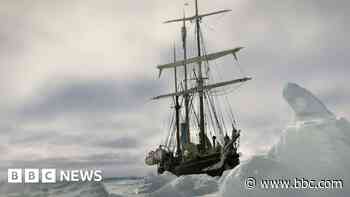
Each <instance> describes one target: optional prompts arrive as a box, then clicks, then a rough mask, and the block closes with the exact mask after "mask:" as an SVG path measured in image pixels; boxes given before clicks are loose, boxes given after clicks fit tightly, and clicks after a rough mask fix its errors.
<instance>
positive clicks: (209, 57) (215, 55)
mask: <svg viewBox="0 0 350 197" xmlns="http://www.w3.org/2000/svg"><path fill="white" fill-rule="evenodd" d="M241 49H243V47H236V48H234V49H228V50H224V51H219V52H216V53H211V54H208V55H203V56H199V57H193V58H189V59H187V60H179V61H176V62H173V63H169V64H163V65H158V66H157V68H158V69H159V77H160V75H161V73H162V71H163V69H168V68H174V67H177V66H183V65H184V64H185V61H186V64H192V63H198V62H203V61H211V60H215V59H218V58H220V57H223V56H226V55H229V54H232V55H233V56H234V57H235V59H236V60H237V55H236V53H237V52H238V51H240V50H241Z"/></svg>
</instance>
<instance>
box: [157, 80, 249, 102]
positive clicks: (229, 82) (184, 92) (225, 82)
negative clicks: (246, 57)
mask: <svg viewBox="0 0 350 197" xmlns="http://www.w3.org/2000/svg"><path fill="white" fill-rule="evenodd" d="M251 79H252V78H251V77H244V78H239V79H234V80H230V81H224V82H219V83H214V84H210V85H205V86H203V90H210V89H213V88H218V87H221V86H226V85H230V84H235V83H243V82H246V81H249V80H251ZM194 92H198V87H194V88H191V89H188V90H187V91H180V92H175V93H169V94H163V95H160V96H156V97H153V98H152V99H153V100H156V99H161V98H166V97H173V96H181V95H185V94H191V93H194Z"/></svg>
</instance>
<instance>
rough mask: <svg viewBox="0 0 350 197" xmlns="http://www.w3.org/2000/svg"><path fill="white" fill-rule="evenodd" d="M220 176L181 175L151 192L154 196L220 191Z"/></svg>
mask: <svg viewBox="0 0 350 197" xmlns="http://www.w3.org/2000/svg"><path fill="white" fill-rule="evenodd" d="M218 188H219V187H218V178H213V177H210V176H208V175H188V176H181V177H178V178H176V179H174V180H173V181H171V182H170V183H168V184H166V185H165V186H163V187H162V188H160V189H159V190H157V191H155V192H153V193H151V194H150V196H152V197H162V196H167V197H188V196H204V195H208V194H211V193H214V192H217V191H218Z"/></svg>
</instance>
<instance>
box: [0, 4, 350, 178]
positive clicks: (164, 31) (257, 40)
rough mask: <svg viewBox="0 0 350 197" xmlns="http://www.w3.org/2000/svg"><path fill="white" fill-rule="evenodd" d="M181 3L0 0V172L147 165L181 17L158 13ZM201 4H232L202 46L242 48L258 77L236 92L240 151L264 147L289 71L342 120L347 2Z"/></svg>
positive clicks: (278, 125) (213, 22)
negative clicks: (165, 66) (160, 71)
mask: <svg viewBox="0 0 350 197" xmlns="http://www.w3.org/2000/svg"><path fill="white" fill-rule="evenodd" d="M185 2H188V3H189V6H187V7H186V8H185V10H186V13H187V14H188V15H190V14H192V13H193V2H192V1H184V0H178V1H174V0H172V1H170V0H151V1H149V0H147V1H139V0H99V1H97V0H49V1H48V0H33V1H27V0H0V24H1V25H0V60H1V61H0V75H1V76H0V98H1V99H0V153H1V156H0V171H2V172H4V171H6V169H7V168H9V167H62V168H78V167H79V168H80V167H95V168H102V169H104V170H105V171H106V173H107V174H108V176H127V175H144V174H146V173H148V172H149V171H152V170H153V169H152V168H149V167H146V166H145V165H144V163H143V160H144V155H145V154H146V153H147V152H148V151H149V150H150V149H151V148H155V147H156V146H157V145H158V144H159V143H160V142H161V141H162V140H163V139H164V137H165V132H164V131H163V130H162V129H163V128H164V121H165V120H166V119H167V117H168V112H169V108H168V107H169V101H167V100H164V101H161V102H159V103H155V102H151V101H150V100H149V98H150V97H152V96H154V95H157V94H160V93H165V92H167V91H168V87H169V84H168V80H169V77H170V75H167V74H165V75H164V77H163V78H162V79H160V80H159V79H157V70H156V69H155V66H156V65H157V64H160V63H167V62H168V61H170V60H171V52H170V48H171V45H172V42H173V41H174V40H175V41H177V42H179V41H180V34H179V32H180V26H179V24H168V25H163V24H162V21H165V20H167V19H173V18H178V17H181V16H182V10H183V8H184V6H183V5H184V3H185ZM199 3H200V12H208V11H214V10H218V9H232V12H230V13H226V14H224V15H222V16H213V17H211V18H210V19H207V20H204V21H203V23H205V24H203V33H204V35H205V36H206V43H207V50H208V51H209V52H214V51H218V50H220V49H229V48H233V47H236V46H244V47H245V48H244V50H242V52H241V53H240V56H239V60H240V65H241V67H242V68H243V69H244V72H245V73H246V74H247V75H250V76H252V77H253V78H254V80H253V81H250V82H249V83H247V84H246V85H244V86H243V87H242V88H241V89H240V90H239V93H235V95H234V97H233V98H232V99H233V102H232V103H233V109H234V110H235V112H236V114H237V115H238V120H239V126H240V127H241V128H242V129H243V132H244V133H243V136H242V139H241V141H242V146H241V149H240V151H241V152H243V154H247V155H251V154H255V153H259V152H262V151H264V150H266V149H267V148H268V147H270V146H271V144H272V143H274V142H275V141H276V139H277V138H278V136H279V135H280V133H281V131H282V129H283V128H284V127H285V125H286V124H288V123H289V122H290V121H291V120H292V118H293V116H292V112H291V109H290V108H289V106H288V105H287V103H286V102H285V101H284V100H283V99H282V89H283V87H284V85H285V84H286V83H287V82H295V83H297V84H299V85H301V86H303V87H305V88H307V89H309V90H310V91H312V92H313V93H315V95H317V96H318V97H319V98H320V99H321V100H322V101H323V102H324V103H325V104H326V105H327V106H328V107H329V109H330V110H331V111H332V112H334V113H335V114H336V115H337V116H341V117H346V118H348V119H350V105H349V103H348V102H347V101H348V100H349V99H350V91H349V87H348V84H349V79H348V75H349V73H350V68H349V66H348V56H349V55H348V53H349V52H350V47H349V39H348V35H349V30H350V28H349V25H348V19H349V18H350V16H349V15H350V13H349V10H348V8H349V7H350V2H349V1H347V0H336V1H330V0H304V1H302V0H284V1H279V0H264V1H259V0H217V1H210V0H200V1H199ZM189 36H192V34H190V35H189ZM190 40H191V39H190ZM178 45H179V46H180V43H179V44H178ZM227 62H228V61H223V62H222V63H227ZM221 68H224V67H221ZM229 70H230V71H234V70H233V69H229ZM230 74H231V73H230ZM264 135H267V137H264V138H262V136H264Z"/></svg>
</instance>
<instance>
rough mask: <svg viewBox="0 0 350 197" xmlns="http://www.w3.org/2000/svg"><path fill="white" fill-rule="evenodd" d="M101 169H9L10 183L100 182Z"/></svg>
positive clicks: (8, 179)
mask: <svg viewBox="0 0 350 197" xmlns="http://www.w3.org/2000/svg"><path fill="white" fill-rule="evenodd" d="M102 180H103V177H102V171H101V170H56V169H52V168H51V169H36V168H25V169H20V168H17V169H8V170H7V182H8V183H56V182H100V181H102Z"/></svg>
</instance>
